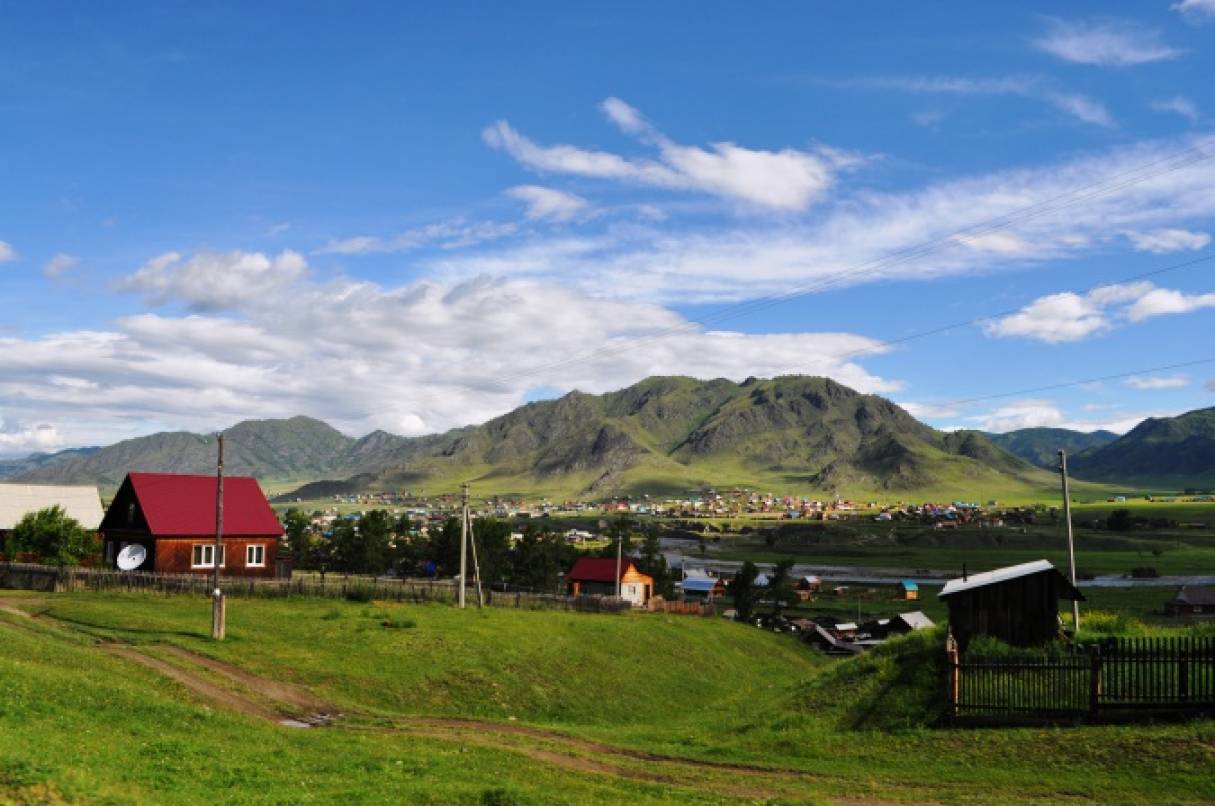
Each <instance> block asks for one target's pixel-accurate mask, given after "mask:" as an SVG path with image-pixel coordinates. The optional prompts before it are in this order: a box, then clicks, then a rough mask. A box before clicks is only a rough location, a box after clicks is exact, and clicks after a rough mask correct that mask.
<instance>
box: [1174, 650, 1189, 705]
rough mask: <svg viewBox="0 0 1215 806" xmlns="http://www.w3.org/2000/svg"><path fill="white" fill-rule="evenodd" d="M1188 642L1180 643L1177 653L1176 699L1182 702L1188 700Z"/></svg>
mask: <svg viewBox="0 0 1215 806" xmlns="http://www.w3.org/2000/svg"><path fill="white" fill-rule="evenodd" d="M1189 644H1190V642H1189V641H1188V640H1187V641H1186V642H1185V643H1184V644H1182V645H1181V649H1179V650H1178V652H1177V655H1178V658H1177V699H1179V700H1181V701H1182V702H1189V700H1190V652H1189V649H1190V645H1189Z"/></svg>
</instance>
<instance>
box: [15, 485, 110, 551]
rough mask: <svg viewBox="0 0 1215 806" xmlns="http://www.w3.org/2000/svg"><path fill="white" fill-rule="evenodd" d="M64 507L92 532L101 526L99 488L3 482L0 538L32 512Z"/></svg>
mask: <svg viewBox="0 0 1215 806" xmlns="http://www.w3.org/2000/svg"><path fill="white" fill-rule="evenodd" d="M48 507H60V508H61V509H63V511H64V512H66V513H67V516H68V517H69V518H73V519H74V520H76V521H77V522H78V523H79V524H80V525H81V526H83V527H84V528H86V529H88V530H89V531H96V530H97V527H98V526H100V525H101V517H102V511H101V496H100V495H98V493H97V488H96V487H87V486H76V485H70V486H69V485H61V484H0V541H2V540H3V539H5V538H7V536H8V533H9V532H11V531H12V530H13V527H15V526H16V525H17V524H18V523H19V522H20V521H21V519H22V518H24V517H25V516H26V515H28V514H30V513H31V512H38V511H39V510H43V509H47V508H48Z"/></svg>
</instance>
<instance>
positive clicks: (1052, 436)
mask: <svg viewBox="0 0 1215 806" xmlns="http://www.w3.org/2000/svg"><path fill="white" fill-rule="evenodd" d="M986 436H987V438H988V439H990V440H991V441H992V442H994V443H996V444H997V445H999V446H1000V447H1001V448H1003V449H1004V450H1006V451H1008V452H1009V453H1011V454H1015V455H1016V456H1020V457H1021V458H1022V459H1024V460H1025V461H1027V462H1031V463H1033V464H1035V465H1037V466H1038V467H1044V468H1046V469H1047V470H1054V469H1056V468H1057V467H1058V466H1059V451H1060V450H1065V451H1067V455H1068V462H1069V464H1071V460H1072V458H1074V457H1075V456H1076V455H1077V454H1080V453H1083V452H1085V451H1090V450H1094V449H1096V448H1100V447H1102V446H1103V445H1108V444H1110V443H1111V442H1113V441H1114V440H1116V439H1118V435H1117V434H1115V433H1114V432H1113V431H1092V432H1088V433H1086V432H1084V431H1072V430H1070V429H1067V428H1022V429H1019V430H1017V431H1008V432H1006V433H1003V434H987V435H986Z"/></svg>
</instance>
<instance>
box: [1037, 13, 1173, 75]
mask: <svg viewBox="0 0 1215 806" xmlns="http://www.w3.org/2000/svg"><path fill="white" fill-rule="evenodd" d="M1034 44H1035V45H1037V47H1038V48H1040V49H1041V50H1044V51H1046V52H1047V53H1050V54H1051V55H1053V56H1057V57H1058V58H1060V59H1063V60H1064V61H1069V62H1076V63H1078V64H1095V65H1101V66H1104V67H1127V66H1131V65H1137V64H1147V63H1150V62H1158V61H1164V60H1167V59H1175V58H1177V57H1178V56H1179V55H1181V51H1178V50H1175V49H1174V48H1171V47H1169V46H1168V45H1166V44H1165V43H1164V42H1162V41H1161V39H1160V34H1159V32H1158V31H1153V30H1151V29H1148V28H1144V27H1142V26H1141V25H1138V24H1132V23H1129V22H1117V21H1112V20H1104V21H1084V20H1051V21H1050V23H1049V29H1048V30H1047V32H1046V33H1045V34H1043V35H1042V36H1041V37H1040V38H1039V39H1037V40H1036V41H1035V42H1034Z"/></svg>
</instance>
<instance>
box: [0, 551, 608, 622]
mask: <svg viewBox="0 0 1215 806" xmlns="http://www.w3.org/2000/svg"><path fill="white" fill-rule="evenodd" d="M219 586H220V588H221V589H222V590H223V591H224V595H226V596H244V597H266V598H282V597H288V596H304V597H322V598H325V597H327V598H334V599H356V600H360V601H371V600H373V599H374V600H387V601H395V602H439V603H444V604H455V602H456V600H457V599H458V596H459V589H458V587H457V585H456V583H455V582H454V581H452V580H423V579H389V578H385V577H369V576H344V575H340V574H329V575H327V576H319V575H314V576H308V577H300V578H298V579H257V578H253V577H221V578H220V581H219ZM0 588H20V589H24V590H38V591H82V590H95V591H147V592H151V593H165V594H187V595H196V596H209V595H210V594H211V591H212V586H211V577H210V576H209V575H205V574H157V573H149V572H146V571H116V570H113V569H109V568H83V567H79V566H75V567H63V568H59V567H55V566H49V565H37V564H33V563H0ZM484 597H485V604H486V605H488V606H492V607H515V608H521V609H533V610H571V611H577V612H582V613H622V612H625V611H627V610H629V609H630V608H631V605H630V603H629V602H628V601H626V600H624V599H618V598H616V597H612V596H563V595H561V594H553V593H535V592H531V591H507V592H503V591H494V590H489V589H486V590H485V591H484ZM465 598H466V600H467V602H468V603H469V605H470V606H472V605H476V603H477V592H476V590H475V589H474V588H473V587H472V586H471V585H470V586H469V587H468V589H467V590H466V592H465Z"/></svg>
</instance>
